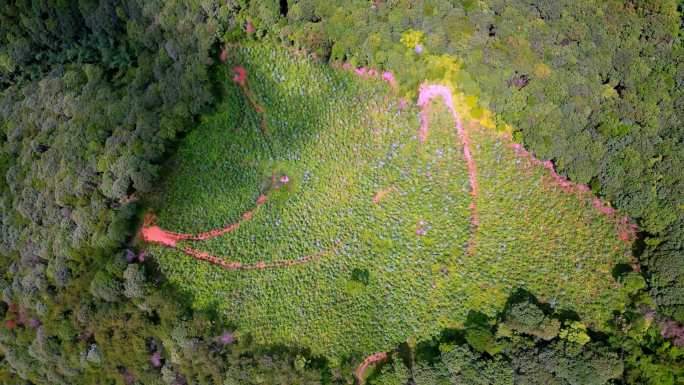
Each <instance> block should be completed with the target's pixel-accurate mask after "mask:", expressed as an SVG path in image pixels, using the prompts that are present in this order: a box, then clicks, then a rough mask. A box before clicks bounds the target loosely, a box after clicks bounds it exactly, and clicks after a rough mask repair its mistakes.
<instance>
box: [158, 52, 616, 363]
mask: <svg viewBox="0 0 684 385" xmlns="http://www.w3.org/2000/svg"><path fill="white" fill-rule="evenodd" d="M237 65H239V66H241V67H244V68H245V70H246V76H247V79H248V82H249V86H250V94H249V95H247V96H246V95H245V92H244V88H243V87H242V86H241V85H238V84H235V82H234V81H233V80H232V73H231V68H232V67H233V66H237ZM225 72H226V73H225V93H226V95H225V100H224V102H223V104H222V105H221V106H220V108H219V111H218V112H217V113H216V114H214V115H211V116H206V117H204V118H203V120H202V123H201V124H200V126H199V127H198V128H197V129H195V130H193V131H192V132H191V133H190V134H189V135H188V136H187V137H186V138H185V139H184V141H183V143H182V144H181V146H180V148H179V150H178V151H177V153H176V154H175V155H174V157H173V158H172V159H171V160H170V161H169V163H168V165H167V169H168V176H167V177H166V178H165V180H164V182H163V183H162V184H161V185H160V186H159V188H158V191H157V193H155V194H153V196H151V197H150V198H149V205H148V206H149V211H150V212H152V213H154V214H156V216H157V220H156V224H157V225H158V226H160V228H163V229H167V230H170V231H173V232H178V233H192V234H195V233H202V232H206V231H210V230H212V229H221V228H225V227H226V226H228V225H230V224H231V223H235V222H236V221H238V220H240V218H241V216H242V215H243V214H244V213H245V212H248V211H250V210H253V208H254V205H255V202H257V201H258V200H259V197H260V196H262V195H263V194H267V193H268V194H269V195H268V196H269V198H268V200H267V201H264V202H263V204H260V205H259V207H258V208H256V209H254V210H253V211H252V213H251V216H250V219H249V221H244V222H242V223H241V224H240V226H239V227H237V228H235V229H232V230H231V231H230V232H225V233H221V234H218V235H217V236H215V237H213V238H210V239H206V240H203V241H201V242H194V243H193V241H192V240H178V245H179V247H193V248H196V249H198V250H200V251H201V252H204V253H208V254H211V255H213V256H216V257H219V258H223V259H225V260H230V261H235V262H239V263H243V264H255V263H264V264H274V265H278V264H280V263H281V262H282V261H291V260H295V259H298V258H302V257H304V256H307V255H314V254H317V253H321V252H324V251H328V252H326V253H325V254H324V255H321V256H320V257H319V258H315V259H312V260H310V261H308V262H307V263H304V264H296V265H292V266H286V267H280V268H273V269H255V270H248V271H246V270H226V269H221V268H220V267H217V266H215V265H212V264H209V263H206V261H200V260H197V259H195V258H192V257H191V256H189V255H187V254H186V253H183V252H182V251H179V250H177V249H173V248H168V247H164V246H162V245H158V244H150V245H149V251H150V252H151V253H152V254H153V255H154V256H155V257H157V260H158V261H159V265H160V267H161V269H162V271H163V272H164V273H165V274H166V275H167V276H168V278H169V280H170V281H171V282H173V283H174V284H176V285H178V286H179V287H180V288H182V289H184V290H186V291H188V292H190V293H192V294H193V295H194V298H195V299H194V301H195V306H197V307H198V308H206V307H212V308H215V309H216V310H217V311H218V312H219V314H222V315H223V316H224V317H225V318H226V320H227V321H229V322H232V323H234V324H235V326H236V328H237V329H238V334H239V333H249V334H251V335H252V336H254V338H255V339H256V341H257V342H259V343H263V344H279V343H282V344H287V345H295V346H303V347H307V348H310V349H311V350H312V351H313V352H314V353H316V354H322V355H326V356H329V357H333V356H337V357H339V356H346V355H350V354H357V355H366V354H369V353H372V352H377V351H383V350H387V349H389V348H390V347H392V346H395V345H396V344H397V343H399V342H402V341H405V340H407V339H409V338H416V339H425V338H429V337H430V336H433V335H435V334H436V333H438V332H439V331H441V330H442V329H444V328H446V327H459V326H462V324H463V322H464V321H465V319H466V317H467V315H468V312H469V311H471V310H472V311H482V312H484V313H487V314H493V313H494V312H495V311H497V310H499V309H501V307H502V306H503V304H504V302H505V300H506V298H507V297H508V295H509V294H510V292H511V291H513V290H514V289H516V288H525V289H527V290H529V291H530V292H532V293H534V294H535V295H537V296H538V297H540V298H543V299H545V300H548V301H551V302H552V303H553V304H554V305H555V306H559V307H561V308H574V309H575V310H577V311H578V312H580V313H581V315H582V316H583V317H587V319H589V320H591V321H593V322H595V323H597V324H600V322H601V321H603V320H605V319H606V318H607V317H608V316H610V314H611V309H612V308H614V307H616V306H619V305H620V303H621V302H622V301H623V300H624V298H623V297H622V295H623V294H621V292H620V291H619V290H615V289H616V288H617V284H616V283H615V282H614V281H613V279H612V277H611V274H610V269H611V268H612V266H613V265H615V264H616V263H621V262H626V261H627V256H626V255H627V254H628V251H629V244H628V243H625V242H621V241H620V240H618V239H617V237H616V235H615V225H614V223H612V222H611V220H610V219H609V218H608V217H605V216H601V215H600V213H598V212H596V210H594V209H593V208H592V207H591V201H590V197H588V196H582V195H579V194H567V193H565V192H563V191H557V189H555V188H554V187H553V185H552V184H547V183H546V182H545V175H548V173H549V172H548V170H546V169H544V168H543V167H539V166H538V165H534V164H530V165H525V164H524V160H523V159H521V158H520V157H519V156H516V154H515V152H514V150H513V149H512V148H511V147H510V146H508V145H506V143H505V140H504V139H502V138H500V137H498V136H496V135H494V134H493V133H488V132H485V131H481V130H479V129H477V128H475V127H470V128H468V122H465V123H466V124H465V126H466V129H468V130H470V131H469V135H470V140H471V141H472V143H471V146H472V147H473V161H474V162H475V164H476V165H477V170H478V174H477V182H478V185H479V194H478V195H477V196H473V195H472V194H471V184H472V183H471V182H472V181H471V180H469V172H468V167H467V164H466V161H465V159H464V153H463V143H462V141H461V138H460V136H459V135H458V132H457V130H456V128H455V124H454V120H453V117H452V115H451V114H450V113H449V111H448V109H447V108H446V107H445V106H444V104H443V103H441V102H440V101H439V100H434V101H433V102H432V103H431V104H430V108H429V109H428V110H427V117H428V119H429V135H428V137H427V140H425V141H424V142H421V141H420V140H419V139H420V138H419V127H420V126H421V121H420V119H419V110H418V108H417V107H415V106H408V107H406V106H404V107H402V106H401V105H400V103H399V102H398V100H396V99H395V97H394V96H392V94H391V93H390V92H389V87H388V86H387V84H385V83H384V82H382V81H381V80H372V79H368V80H359V79H358V77H357V76H355V75H354V74H352V73H351V72H348V71H342V70H334V69H330V68H328V67H325V66H321V65H317V64H314V63H311V62H308V61H306V60H305V59H301V58H295V57H292V56H291V55H290V54H288V53H287V52H285V51H282V50H280V49H277V48H275V47H273V46H268V45H261V46H258V47H257V46H247V47H240V48H236V49H235V51H234V52H233V56H232V57H230V58H229V59H228V64H227V65H226V68H225ZM249 99H252V100H249ZM255 105H256V106H260V108H263V112H260V111H256V110H255V108H254V106H255ZM264 124H265V125H266V127H267V129H266V130H264V129H263V127H264ZM283 176H287V183H284V184H282V185H281V186H280V188H278V189H272V183H273V180H274V178H281V177H283ZM547 179H548V178H547ZM473 200H476V201H473ZM475 204H476V206H477V210H478V214H479V225H478V226H477V227H476V228H474V227H473V226H471V220H472V218H471V215H472V207H475ZM592 210H593V211H592ZM472 231H474V232H472ZM579 264H581V266H579ZM587 288H588V289H587Z"/></svg>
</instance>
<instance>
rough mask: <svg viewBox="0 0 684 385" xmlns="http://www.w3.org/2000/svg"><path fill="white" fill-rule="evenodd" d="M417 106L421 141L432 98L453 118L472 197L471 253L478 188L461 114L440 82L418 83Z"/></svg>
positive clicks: (477, 220) (426, 124)
mask: <svg viewBox="0 0 684 385" xmlns="http://www.w3.org/2000/svg"><path fill="white" fill-rule="evenodd" d="M418 91H419V93H418V103H417V105H418V107H420V129H419V130H418V139H419V140H420V141H421V142H425V140H426V139H427V136H428V129H429V125H430V121H429V119H428V111H427V109H428V106H429V105H430V102H431V101H432V100H433V99H436V98H439V97H441V98H442V101H443V102H444V105H446V106H447V108H448V109H449V112H450V113H451V117H452V118H453V120H454V125H455V126H456V132H457V133H458V136H459V137H460V138H461V142H463V158H465V161H466V168H467V169H468V179H469V181H470V196H471V197H472V202H471V203H470V224H471V228H470V240H469V241H468V251H469V253H471V252H472V251H473V250H474V238H475V232H476V231H477V227H478V226H479V225H480V215H479V213H478V211H477V203H476V200H477V197H478V195H479V193H480V189H479V187H478V184H477V166H476V165H475V160H474V159H473V154H472V151H471V143H470V137H469V136H468V133H467V132H466V130H465V128H463V121H462V120H461V116H460V115H459V114H458V112H456V108H455V107H454V100H453V96H452V93H451V90H450V89H449V87H447V86H445V85H441V84H427V83H423V84H421V85H420V89H419V90H418Z"/></svg>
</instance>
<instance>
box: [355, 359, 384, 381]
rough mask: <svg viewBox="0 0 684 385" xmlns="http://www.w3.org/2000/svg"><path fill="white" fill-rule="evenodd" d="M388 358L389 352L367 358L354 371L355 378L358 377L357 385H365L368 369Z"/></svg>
mask: <svg viewBox="0 0 684 385" xmlns="http://www.w3.org/2000/svg"><path fill="white" fill-rule="evenodd" d="M387 357H388V354H387V352H377V353H374V354H371V355H370V356H368V357H366V358H365V359H364V360H363V361H362V362H361V364H359V366H357V367H356V370H354V377H356V381H357V384H362V383H363V376H364V374H365V373H366V369H368V367H369V366H370V365H372V364H374V363H376V362H380V361H384V360H386V359H387Z"/></svg>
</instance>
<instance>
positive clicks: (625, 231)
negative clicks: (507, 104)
mask: <svg viewBox="0 0 684 385" xmlns="http://www.w3.org/2000/svg"><path fill="white" fill-rule="evenodd" d="M507 139H508V140H510V137H507ZM509 146H510V147H511V148H512V149H513V151H514V152H515V154H516V155H517V156H519V157H521V158H525V159H527V160H528V161H529V162H530V163H531V164H533V165H536V166H541V167H544V168H545V169H547V170H549V173H550V174H551V178H552V180H553V182H554V185H555V186H558V187H559V188H560V189H561V190H562V191H564V192H565V193H567V194H578V195H582V194H584V195H591V194H592V193H591V189H590V188H589V186H587V185H583V184H579V183H574V182H571V181H569V180H568V179H566V178H565V177H563V176H561V175H559V174H558V173H557V172H556V170H555V169H554V167H553V163H552V162H551V161H549V160H546V161H542V160H539V159H537V158H536V157H535V156H534V155H532V154H531V153H530V152H529V151H527V150H525V148H524V147H523V146H522V145H520V144H519V143H510V144H509ZM591 203H592V205H593V206H594V208H595V209H596V210H597V211H598V212H600V213H601V214H603V215H605V216H607V217H609V218H611V219H612V220H613V221H614V222H615V224H616V227H617V233H618V239H620V240H621V241H623V242H627V243H631V242H632V241H633V240H634V239H635V237H636V232H637V229H638V228H637V226H636V225H635V224H634V223H632V222H631V221H630V219H629V217H627V216H620V215H618V213H617V211H616V210H615V209H614V208H613V207H612V206H611V205H610V203H609V202H606V201H604V200H602V199H601V198H599V197H596V196H592V197H591Z"/></svg>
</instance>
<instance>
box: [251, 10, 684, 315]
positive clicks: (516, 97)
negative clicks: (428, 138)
mask: <svg viewBox="0 0 684 385" xmlns="http://www.w3.org/2000/svg"><path fill="white" fill-rule="evenodd" d="M295 7H296V11H295ZM682 7H683V6H682V2H681V1H676V0H652V1H635V2H624V1H620V0H611V1H602V2H598V3H597V2H595V1H589V0H582V1H576V0H560V1H524V0H515V1H504V0H491V1H470V0H460V1H448V0H425V1H420V2H417V3H416V2H413V1H402V0H397V1H373V2H371V3H370V4H369V2H368V1H365V0H364V1H361V0H358V1H330V0H301V1H297V2H296V4H295V5H294V6H293V7H291V8H292V9H291V12H288V14H287V16H288V18H287V21H288V25H287V26H285V27H281V25H280V24H271V23H267V24H264V25H263V27H264V28H270V29H275V30H277V33H278V34H279V36H281V37H282V39H283V41H284V42H285V43H286V44H293V45H295V46H297V47H304V48H306V49H309V50H312V51H315V52H317V53H318V55H319V56H322V57H325V58H328V57H329V58H330V60H348V61H350V62H352V63H354V64H356V65H369V66H374V67H378V68H389V69H392V70H393V71H395V72H396V73H397V75H398V78H399V79H400V81H401V83H402V89H403V91H405V92H407V93H412V92H415V89H416V85H417V84H418V83H420V82H421V81H423V79H425V78H433V79H435V78H440V79H441V78H444V77H445V76H444V75H445V71H444V70H443V68H442V69H440V68H439V67H435V66H434V65H431V64H432V63H434V61H435V59H436V58H442V59H443V55H444V54H446V55H448V57H450V58H451V60H454V61H456V62H457V63H458V64H459V65H460V67H461V71H460V72H458V74H456V76H450V79H448V80H450V81H451V82H453V83H455V84H456V85H457V86H458V87H459V89H461V90H462V91H463V92H465V93H466V94H467V95H471V96H473V97H474V98H475V100H477V101H478V103H479V105H480V107H481V108H484V109H488V110H490V111H492V112H493V113H494V119H495V122H494V123H496V125H497V126H498V127H500V128H503V127H504V126H505V125H510V126H512V127H513V129H514V130H515V133H514V134H515V137H516V138H517V139H518V140H522V142H523V143H524V144H525V146H526V147H527V148H528V149H529V150H530V151H531V152H533V153H535V154H536V155H537V156H538V157H539V158H541V159H551V160H553V162H554V163H555V165H556V167H557V169H558V171H559V172H561V173H562V174H564V175H567V176H568V177H569V178H570V179H571V180H573V181H575V182H578V183H584V184H589V185H590V186H591V187H592V189H593V191H594V192H595V193H597V194H599V195H601V196H603V197H605V198H606V199H608V200H609V201H610V202H612V204H613V205H614V206H615V207H616V208H618V209H620V210H622V211H624V212H625V213H627V214H629V215H630V216H631V217H632V218H634V219H635V220H636V221H637V222H638V224H639V226H640V228H641V232H642V234H641V236H642V239H641V240H640V241H639V244H638V245H637V247H636V254H637V256H638V257H639V259H640V261H641V263H642V265H643V266H644V268H645V269H644V270H645V271H647V273H648V275H649V283H650V286H651V295H652V296H653V298H654V299H655V301H656V303H657V304H658V310H659V311H660V312H662V313H664V314H669V315H671V316H674V317H675V318H677V319H678V320H679V321H680V322H684V278H683V275H682V271H684V258H682V255H683V254H684V206H683V205H684V174H683V173H682V170H683V169H684V151H682V150H681V148H682V143H683V141H684V129H683V128H682V127H684V91H683V90H684V60H682V58H683V57H684V48H683V46H682V35H681V34H682V30H684V29H682V28H681V25H682V21H681V9H682ZM252 15H253V17H254V18H255V23H256V24H257V25H262V24H261V22H260V21H261V20H262V19H261V16H260V15H259V14H257V13H252ZM312 30H313V31H316V33H315V34H314V33H304V32H305V31H312ZM350 30H353V31H354V33H348V31H350ZM418 44H420V48H421V50H420V53H418V51H415V50H414V48H415V47H416V45H418ZM407 47H408V49H407ZM446 77H447V78H449V76H446Z"/></svg>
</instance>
